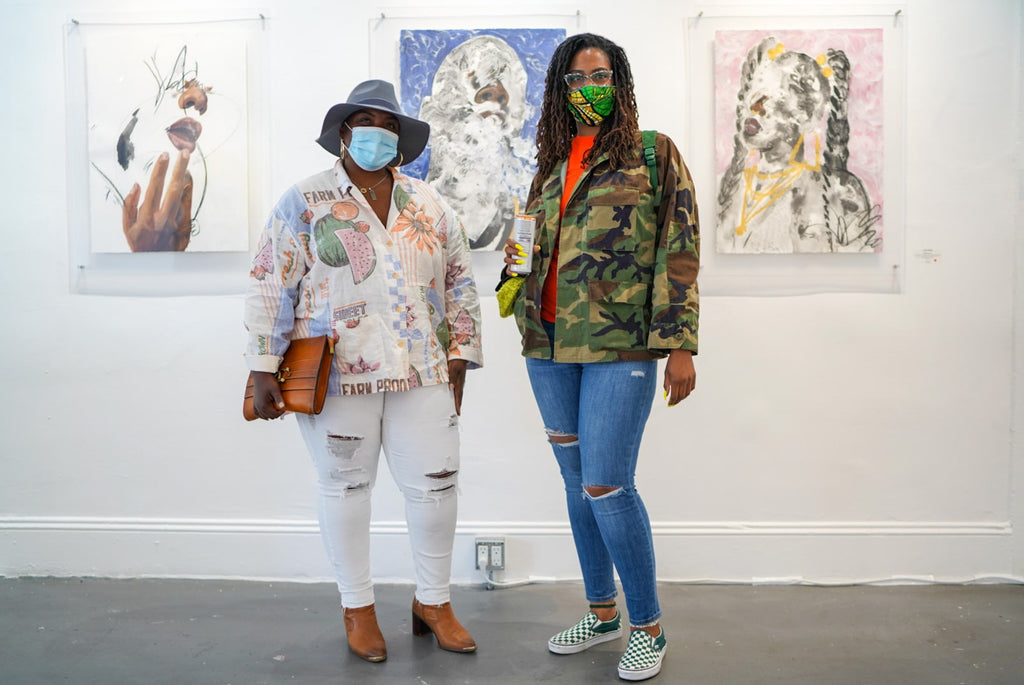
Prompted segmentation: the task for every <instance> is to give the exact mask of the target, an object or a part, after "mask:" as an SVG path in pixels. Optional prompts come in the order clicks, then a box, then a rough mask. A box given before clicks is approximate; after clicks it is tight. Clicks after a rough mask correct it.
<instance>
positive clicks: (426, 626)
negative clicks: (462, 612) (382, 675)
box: [412, 598, 476, 652]
mask: <svg viewBox="0 0 1024 685" xmlns="http://www.w3.org/2000/svg"><path fill="white" fill-rule="evenodd" d="M429 633H433V634H434V636H435V637H437V646H438V647H440V648H441V649H447V650H448V651H449V652H475V651H476V642H474V641H473V638H472V637H471V636H470V634H469V632H467V631H466V629H465V628H463V627H462V624H461V623H459V619H457V618H455V612H453V611H452V605H451V602H445V603H444V604H437V605H434V604H420V601H419V600H418V599H415V598H413V600H412V634H413V635H427V634H429Z"/></svg>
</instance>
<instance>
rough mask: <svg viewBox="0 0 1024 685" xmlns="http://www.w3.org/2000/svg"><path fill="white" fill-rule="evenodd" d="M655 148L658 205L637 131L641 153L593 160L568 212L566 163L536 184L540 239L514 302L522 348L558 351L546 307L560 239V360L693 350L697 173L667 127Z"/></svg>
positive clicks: (533, 207) (534, 210) (531, 204)
mask: <svg viewBox="0 0 1024 685" xmlns="http://www.w3.org/2000/svg"><path fill="white" fill-rule="evenodd" d="M655 153H656V157H657V164H658V182H659V186H660V189H661V196H662V201H661V205H660V206H657V207H656V206H655V205H654V198H653V197H652V190H653V189H652V187H651V183H650V177H649V171H648V167H647V164H646V163H645V161H644V158H643V152H642V149H641V143H640V140H639V136H638V140H637V155H636V157H635V159H633V160H632V161H630V162H629V163H628V164H626V165H625V166H624V167H623V168H621V169H612V168H611V165H610V163H609V161H608V157H607V155H602V156H599V157H598V158H597V159H596V160H593V162H592V163H591V165H590V168H589V169H587V170H586V171H584V173H583V175H582V176H581V178H580V180H579V182H578V183H577V185H576V188H575V189H574V190H573V193H572V196H571V197H570V199H569V202H568V204H567V205H566V207H565V213H564V215H563V217H562V220H561V222H559V205H560V201H561V197H562V187H563V183H564V178H565V168H564V167H565V165H564V164H563V165H562V169H561V172H560V173H553V174H551V175H550V176H549V177H548V178H547V179H546V180H545V181H544V184H543V186H542V189H541V191H540V192H539V193H531V195H530V198H529V199H528V201H527V213H528V214H532V215H535V216H536V217H537V236H536V244H538V245H540V248H541V249H540V253H539V254H538V255H534V260H533V271H532V273H530V275H529V276H527V277H526V282H525V283H524V285H523V288H522V289H521V290H520V293H519V296H518V299H517V301H516V303H515V307H514V313H515V317H516V323H517V325H518V326H519V330H520V333H521V334H522V337H523V355H524V356H527V357H539V358H550V357H551V351H550V350H551V345H550V342H549V341H548V337H547V334H546V333H545V332H544V328H543V325H542V323H541V318H540V311H541V292H542V289H543V287H544V280H545V278H546V277H547V273H548V266H549V264H550V262H551V254H552V250H553V248H554V245H555V241H556V240H557V241H558V252H559V257H558V274H557V278H558V310H557V316H556V322H555V342H556V344H555V349H554V358H555V361H560V362H577V363H580V362H603V361H616V360H649V359H658V358H661V357H665V356H667V355H668V352H669V351H670V350H674V349H683V350H690V351H691V352H693V353H694V354H696V352H697V319H698V310H699V298H698V294H697V270H698V266H699V255H700V231H699V227H698V224H699V222H698V218H697V206H696V200H695V193H694V188H693V179H692V178H691V177H690V172H689V170H688V169H687V168H686V165H685V164H684V163H683V161H682V158H681V157H680V155H679V151H678V150H677V149H676V146H675V144H674V143H673V142H672V141H671V139H669V138H668V137H667V136H664V135H662V134H658V136H657V142H656V146H655ZM560 223H561V225H559V224H560Z"/></svg>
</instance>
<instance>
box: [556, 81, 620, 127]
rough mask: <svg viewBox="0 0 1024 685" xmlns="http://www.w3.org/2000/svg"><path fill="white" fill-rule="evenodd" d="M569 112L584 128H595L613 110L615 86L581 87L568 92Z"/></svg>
mask: <svg viewBox="0 0 1024 685" xmlns="http://www.w3.org/2000/svg"><path fill="white" fill-rule="evenodd" d="M567 105H568V107H569V111H570V112H572V115H573V117H574V118H575V119H576V121H578V122H580V123H581V124H583V125H584V126H597V125H599V124H600V123H601V122H602V121H604V119H605V117H607V116H608V115H609V114H611V113H612V110H613V109H614V108H615V86H583V87H582V88H580V89H579V90H573V91H569V95H568V103H567Z"/></svg>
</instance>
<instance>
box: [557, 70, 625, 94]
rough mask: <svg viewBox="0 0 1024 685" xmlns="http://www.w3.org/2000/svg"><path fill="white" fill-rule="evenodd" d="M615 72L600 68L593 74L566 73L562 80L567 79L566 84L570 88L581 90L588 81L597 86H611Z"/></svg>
mask: <svg viewBox="0 0 1024 685" xmlns="http://www.w3.org/2000/svg"><path fill="white" fill-rule="evenodd" d="M613 76H614V72H612V70H611V69H598V70H597V71H595V72H594V73H593V74H589V75H588V74H565V75H563V76H562V80H564V81H565V85H567V86H569V89H570V90H579V89H580V88H582V87H583V86H585V85H587V83H588V82H589V83H592V84H594V85H595V86H610V85H612V77H613Z"/></svg>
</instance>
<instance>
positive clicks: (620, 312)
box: [587, 280, 649, 351]
mask: <svg viewBox="0 0 1024 685" xmlns="http://www.w3.org/2000/svg"><path fill="white" fill-rule="evenodd" d="M587 291H588V295H589V297H590V306H589V307H588V318H589V322H588V323H589V327H590V336H589V338H590V348H591V349H592V350H595V351H597V350H630V349H644V348H645V346H646V342H645V341H646V340H647V327H648V324H647V318H648V317H647V315H646V313H645V312H646V310H647V298H648V291H649V288H648V286H647V284H646V283H636V282H619V281H598V280H594V281H590V282H589V283H588V284H587Z"/></svg>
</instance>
